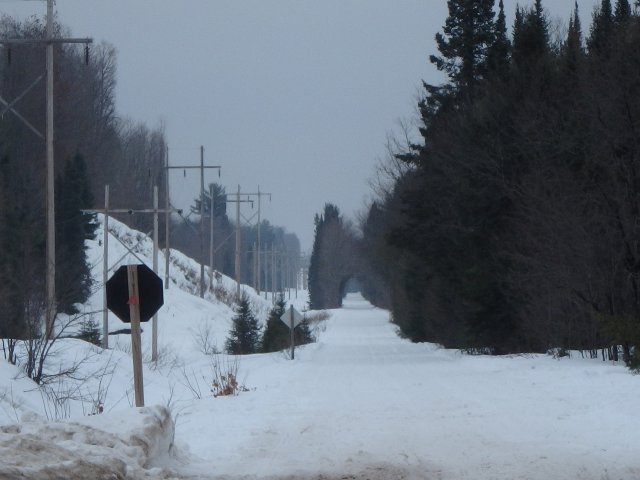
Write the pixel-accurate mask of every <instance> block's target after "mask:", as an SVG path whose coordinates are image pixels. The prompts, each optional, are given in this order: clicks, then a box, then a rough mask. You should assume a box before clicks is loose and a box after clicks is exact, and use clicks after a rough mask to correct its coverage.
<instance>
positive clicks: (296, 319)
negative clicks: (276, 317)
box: [280, 305, 304, 360]
mask: <svg viewBox="0 0 640 480" xmlns="http://www.w3.org/2000/svg"><path fill="white" fill-rule="evenodd" d="M280 320H282V321H283V322H284V324H285V325H286V326H287V327H289V330H290V332H291V360H293V359H294V358H295V345H296V342H295V336H294V330H295V328H296V327H297V326H298V325H300V323H302V321H303V320H304V317H303V316H302V314H301V313H300V312H299V311H297V310H296V309H295V308H293V305H290V306H289V310H285V312H284V313H283V314H282V315H281V316H280Z"/></svg>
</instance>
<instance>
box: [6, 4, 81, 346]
mask: <svg viewBox="0 0 640 480" xmlns="http://www.w3.org/2000/svg"><path fill="white" fill-rule="evenodd" d="M53 34H54V31H53V0H47V18H46V38H7V39H1V40H0V44H2V45H8V46H9V47H10V46H11V45H15V44H44V45H46V74H47V80H46V102H47V107H46V134H45V135H44V136H43V135H42V134H41V133H40V132H39V131H38V130H37V129H36V128H35V127H33V125H31V124H30V123H29V122H27V121H26V120H25V119H24V117H22V116H21V115H20V114H19V113H18V112H17V111H16V110H15V109H14V108H13V103H15V102H11V103H8V102H6V101H5V100H4V99H0V100H2V103H3V104H4V105H5V106H6V107H7V109H8V110H10V111H11V112H13V113H14V114H15V115H16V116H17V117H18V118H19V119H20V120H21V121H22V122H23V123H24V124H25V125H27V127H29V128H30V129H31V130H32V131H33V132H35V133H36V134H37V135H38V136H39V137H41V138H45V141H46V163H47V182H46V186H47V204H46V211H47V215H46V218H47V247H46V263H47V267H46V268H47V274H46V285H47V306H46V312H45V314H46V318H45V335H46V338H47V339H49V338H51V334H52V332H53V322H54V319H55V317H56V311H57V307H56V243H55V238H56V231H55V202H54V199H55V192H54V187H55V172H54V162H53V160H54V157H53V140H54V138H53V130H54V129H53V121H54V118H53V114H54V111H53V103H54V98H53V95H54V91H53V45H54V44H62V43H84V44H85V45H88V44H89V43H92V42H93V40H92V39H91V38H54V36H53ZM39 80H40V79H38V80H36V82H34V83H33V84H32V85H31V86H30V87H29V88H27V90H26V91H25V92H24V93H26V92H27V91H28V90H30V89H31V88H32V87H33V86H35V84H37V83H38V82H39ZM24 93H23V95H24Z"/></svg>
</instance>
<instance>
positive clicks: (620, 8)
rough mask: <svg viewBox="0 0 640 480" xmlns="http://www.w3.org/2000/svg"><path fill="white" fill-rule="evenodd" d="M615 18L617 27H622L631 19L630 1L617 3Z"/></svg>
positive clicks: (618, 0) (621, 0)
mask: <svg viewBox="0 0 640 480" xmlns="http://www.w3.org/2000/svg"><path fill="white" fill-rule="evenodd" d="M613 18H614V20H615V22H616V24H617V25H621V24H623V23H625V22H626V21H627V20H629V18H631V5H630V4H629V1H628V0H617V1H616V7H615V10H614V14H613Z"/></svg>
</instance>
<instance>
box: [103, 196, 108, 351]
mask: <svg viewBox="0 0 640 480" xmlns="http://www.w3.org/2000/svg"><path fill="white" fill-rule="evenodd" d="M102 237H103V238H102V243H103V248H104V250H103V253H102V257H103V258H102V285H103V287H102V348H105V349H106V348H109V310H107V289H106V288H105V285H107V280H109V185H105V186H104V233H103V235H102Z"/></svg>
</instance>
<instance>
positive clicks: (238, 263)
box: [235, 185, 241, 299]
mask: <svg viewBox="0 0 640 480" xmlns="http://www.w3.org/2000/svg"><path fill="white" fill-rule="evenodd" d="M240 243H241V242H240V185H238V193H237V194H236V262H235V269H236V295H237V297H238V299H240Z"/></svg>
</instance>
